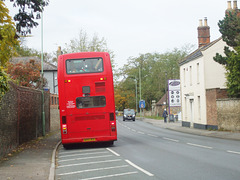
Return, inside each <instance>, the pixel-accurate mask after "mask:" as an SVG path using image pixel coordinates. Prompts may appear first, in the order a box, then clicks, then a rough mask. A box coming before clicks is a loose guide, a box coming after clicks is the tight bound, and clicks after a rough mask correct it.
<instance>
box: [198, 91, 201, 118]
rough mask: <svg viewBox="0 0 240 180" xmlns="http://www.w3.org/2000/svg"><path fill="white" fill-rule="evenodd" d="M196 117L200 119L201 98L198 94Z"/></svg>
mask: <svg viewBox="0 0 240 180" xmlns="http://www.w3.org/2000/svg"><path fill="white" fill-rule="evenodd" d="M198 119H199V120H201V98H200V96H198Z"/></svg>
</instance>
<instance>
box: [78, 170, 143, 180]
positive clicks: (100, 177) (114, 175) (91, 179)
mask: <svg viewBox="0 0 240 180" xmlns="http://www.w3.org/2000/svg"><path fill="white" fill-rule="evenodd" d="M136 173H138V172H137V171H133V172H126V173H120V174H111V175H106V176H98V177H92V178H86V179H80V180H93V179H104V178H108V177H117V176H124V175H129V174H136Z"/></svg>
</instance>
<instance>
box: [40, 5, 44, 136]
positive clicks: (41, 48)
mask: <svg viewBox="0 0 240 180" xmlns="http://www.w3.org/2000/svg"><path fill="white" fill-rule="evenodd" d="M41 81H42V83H41V84H42V87H41V88H42V123H43V125H42V128H43V136H45V111H44V89H43V6H42V13H41Z"/></svg>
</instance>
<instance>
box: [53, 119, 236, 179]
mask: <svg viewBox="0 0 240 180" xmlns="http://www.w3.org/2000/svg"><path fill="white" fill-rule="evenodd" d="M57 164H58V166H57V169H56V179H59V180H60V179H61V180H64V179H71V180H72V179H85V180H90V179H121V180H122V179H131V180H132V179H138V180H141V179H142V180H148V179H151V180H155V179H159V180H167V179H171V180H175V179H176V180H182V179H183V180H195V179H196V180H201V179H203V180H206V179H211V180H228V179H231V180H239V179H240V141H233V140H225V139H218V138H211V137H205V136H197V135H192V134H186V133H180V132H176V131H171V130H167V129H163V128H160V127H156V126H153V125H151V124H148V123H145V122H143V121H138V120H136V121H135V122H133V121H125V122H124V121H122V119H121V117H119V119H118V141H117V142H115V144H114V146H110V147H108V146H105V145H102V144H101V145H91V146H83V145H81V146H79V145H78V146H75V147H74V148H73V149H70V150H65V149H64V148H62V147H61V148H60V149H59V152H58V161H57Z"/></svg>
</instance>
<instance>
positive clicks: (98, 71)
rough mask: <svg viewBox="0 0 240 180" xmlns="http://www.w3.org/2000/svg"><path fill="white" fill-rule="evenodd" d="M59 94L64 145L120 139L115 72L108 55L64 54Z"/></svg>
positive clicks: (59, 79) (103, 53)
mask: <svg viewBox="0 0 240 180" xmlns="http://www.w3.org/2000/svg"><path fill="white" fill-rule="evenodd" d="M58 93H59V110H60V121H61V122H60V125H61V137H62V144H63V146H64V147H66V146H67V145H69V144H72V143H84V142H110V143H111V144H113V142H114V141H116V140H117V128H116V115H115V102H114V86H113V73H112V66H111V62H110V56H109V54H108V53H106V52H84V53H73V54H64V55H60V56H59V58H58Z"/></svg>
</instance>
